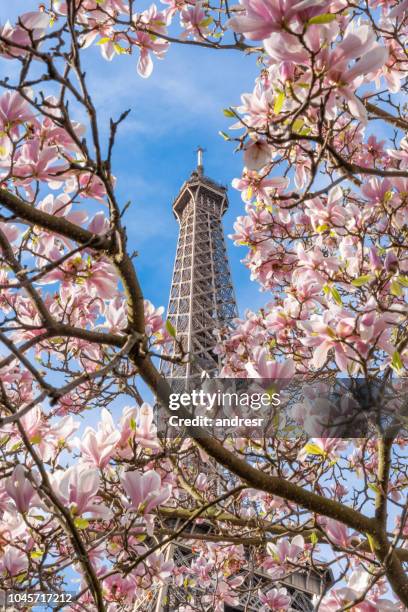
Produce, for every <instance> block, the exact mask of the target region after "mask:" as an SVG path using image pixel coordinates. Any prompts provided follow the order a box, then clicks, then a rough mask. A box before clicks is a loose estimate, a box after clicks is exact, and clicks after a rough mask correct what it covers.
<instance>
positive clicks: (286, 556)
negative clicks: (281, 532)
mask: <svg viewBox="0 0 408 612" xmlns="http://www.w3.org/2000/svg"><path fill="white" fill-rule="evenodd" d="M304 549H305V541H304V539H303V537H302V536H301V535H297V536H295V537H294V538H292V540H289V539H288V538H282V539H281V540H279V542H278V543H277V544H272V543H271V542H268V545H267V552H268V554H269V555H271V556H272V558H273V561H274V562H275V563H278V564H285V563H287V561H295V560H296V559H297V558H298V557H299V555H300V554H301V553H303V551H304ZM267 563H268V560H267V561H266V564H267Z"/></svg>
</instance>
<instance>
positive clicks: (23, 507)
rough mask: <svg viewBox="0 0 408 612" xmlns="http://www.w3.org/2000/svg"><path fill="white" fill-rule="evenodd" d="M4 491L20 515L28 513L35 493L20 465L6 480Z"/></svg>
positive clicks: (35, 495) (34, 498)
mask: <svg viewBox="0 0 408 612" xmlns="http://www.w3.org/2000/svg"><path fill="white" fill-rule="evenodd" d="M5 490H6V491H7V493H8V494H9V495H10V497H11V498H12V499H13V501H14V503H15V504H16V506H17V510H18V511H19V512H21V513H22V514H25V513H26V512H28V510H29V509H30V506H31V505H32V504H33V503H35V500H36V498H37V494H36V491H35V489H34V487H33V485H32V484H31V482H30V481H29V480H28V478H27V476H26V474H25V470H24V467H23V466H22V465H20V464H19V465H16V467H15V468H14V471H13V473H12V475H11V476H10V477H9V478H7V479H6V484H5Z"/></svg>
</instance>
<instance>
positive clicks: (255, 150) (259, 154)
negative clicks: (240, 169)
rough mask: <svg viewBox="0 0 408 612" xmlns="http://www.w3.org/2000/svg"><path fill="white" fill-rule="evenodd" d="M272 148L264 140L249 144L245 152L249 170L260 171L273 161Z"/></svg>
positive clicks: (246, 165)
mask: <svg viewBox="0 0 408 612" xmlns="http://www.w3.org/2000/svg"><path fill="white" fill-rule="evenodd" d="M271 156H272V151H271V148H270V146H269V145H268V144H267V143H266V142H265V141H263V140H257V141H256V142H253V143H251V144H249V145H248V146H247V147H246V148H245V151H244V164H245V167H246V168H247V169H248V170H260V169H261V168H263V167H264V166H266V164H268V163H269V162H270V160H271Z"/></svg>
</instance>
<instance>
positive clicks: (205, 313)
mask: <svg viewBox="0 0 408 612" xmlns="http://www.w3.org/2000/svg"><path fill="white" fill-rule="evenodd" d="M203 151H204V150H203V149H202V148H201V147H199V148H198V149H197V154H198V155H197V157H198V158H197V162H198V163H197V169H196V170H194V171H193V172H192V173H191V176H190V178H189V179H188V180H187V181H186V182H185V183H184V184H183V186H182V187H181V189H180V192H179V194H178V196H177V198H176V199H175V200H174V203H173V212H174V215H175V217H176V219H177V221H178V223H179V225H180V233H179V238H178V244H177V253H176V259H175V262H174V270H173V280H172V284H171V290H170V300H169V306H168V311H167V318H168V320H169V321H170V323H171V325H172V326H173V328H174V330H175V333H176V338H177V340H178V342H180V343H181V345H182V347H183V351H184V352H185V353H186V354H187V355H188V360H186V363H181V364H177V363H171V362H167V363H165V362H163V363H162V373H163V375H164V376H166V377H169V378H178V379H180V378H183V379H184V378H187V379H189V380H194V379H195V378H197V377H200V376H201V374H202V373H203V372H205V373H206V374H207V375H209V376H210V377H211V376H214V375H216V373H217V371H218V357H217V355H216V354H215V353H214V347H215V344H216V336H215V333H214V332H215V330H217V329H219V328H221V327H224V326H226V325H229V324H230V323H231V321H232V320H233V319H234V318H235V317H237V316H238V312H237V306H236V301H235V293H234V287H233V285H232V279H231V272H230V268H229V262H228V257H227V251H226V248H225V241H224V232H223V228H222V216H223V215H224V213H225V211H226V210H227V208H228V198H227V189H226V187H224V186H222V185H220V184H218V183H216V182H215V181H213V180H212V179H210V178H208V177H207V176H205V175H204V167H203Z"/></svg>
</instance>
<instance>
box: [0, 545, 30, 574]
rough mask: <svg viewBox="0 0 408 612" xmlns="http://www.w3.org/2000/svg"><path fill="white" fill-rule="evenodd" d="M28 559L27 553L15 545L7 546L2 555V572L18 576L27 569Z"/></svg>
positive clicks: (0, 559)
mask: <svg viewBox="0 0 408 612" xmlns="http://www.w3.org/2000/svg"><path fill="white" fill-rule="evenodd" d="M27 567H28V559H27V556H26V554H25V553H24V552H23V551H21V550H20V549H19V548H16V547H14V546H10V545H9V546H6V548H5V549H4V553H3V555H2V556H1V557H0V574H3V575H8V576H18V575H19V574H22V573H23V572H25V571H26V570H27Z"/></svg>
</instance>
